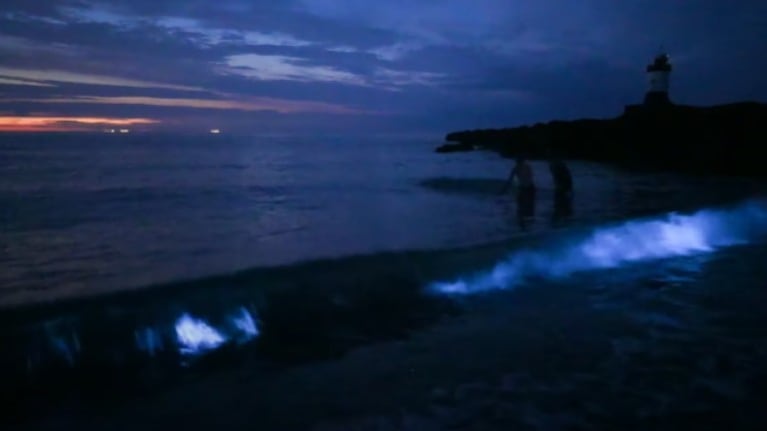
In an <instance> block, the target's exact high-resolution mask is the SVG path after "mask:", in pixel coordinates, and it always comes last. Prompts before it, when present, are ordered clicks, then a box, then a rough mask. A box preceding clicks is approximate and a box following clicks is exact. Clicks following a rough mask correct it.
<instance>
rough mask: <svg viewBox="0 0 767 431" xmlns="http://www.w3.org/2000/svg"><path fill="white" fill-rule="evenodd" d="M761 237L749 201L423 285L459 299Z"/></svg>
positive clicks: (608, 231)
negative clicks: (469, 295)
mask: <svg viewBox="0 0 767 431" xmlns="http://www.w3.org/2000/svg"><path fill="white" fill-rule="evenodd" d="M765 234H767V204H766V203H765V202H764V201H751V202H747V203H745V204H742V205H740V206H737V207H734V208H731V209H720V210H702V211H698V212H696V213H693V214H689V215H683V214H676V213H672V214H669V215H667V216H665V217H662V218H655V219H648V220H639V221H629V222H625V223H623V224H620V225H617V226H610V227H603V228H597V229H595V230H594V231H593V232H591V233H590V234H588V235H586V236H585V237H582V238H578V239H576V240H575V241H573V242H569V243H567V244H564V245H562V244H560V245H557V246H553V247H548V248H542V249H531V250H522V251H515V252H513V253H512V254H510V255H509V256H507V257H506V258H505V259H503V260H502V261H501V262H499V263H497V264H496V265H495V266H494V267H493V268H491V269H489V270H486V271H480V272H477V273H474V274H472V275H469V276H466V277H461V278H458V279H456V280H452V281H439V282H435V283H431V284H429V285H428V287H427V289H428V290H429V291H432V292H437V293H443V294H450V295H463V294H472V293H478V292H484V291H489V290H495V289H508V288H512V287H514V286H517V285H519V284H520V283H523V282H525V281H526V280H527V279H530V278H534V277H544V278H558V277H564V276H567V275H570V274H573V273H575V272H580V271H589V270H596V269H605V268H616V267H619V266H622V265H626V264H629V263H632V262H638V261H646V260H652V259H662V258H669V257H675V256H687V255H691V254H697V253H710V252H712V251H715V250H717V249H720V248H723V247H728V246H734V245H739V244H747V243H749V242H752V241H754V240H758V239H761V238H762V237H764V236H765Z"/></svg>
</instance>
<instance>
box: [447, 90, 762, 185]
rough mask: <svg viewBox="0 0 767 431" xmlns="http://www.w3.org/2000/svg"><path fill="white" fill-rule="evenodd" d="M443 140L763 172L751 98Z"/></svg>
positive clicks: (539, 154) (628, 163)
mask: <svg viewBox="0 0 767 431" xmlns="http://www.w3.org/2000/svg"><path fill="white" fill-rule="evenodd" d="M446 140H447V141H448V142H452V143H451V144H446V145H443V146H442V147H440V148H442V149H444V148H445V147H450V148H451V151H459V150H457V148H468V147H471V148H477V149H484V150H491V151H496V152H498V153H499V154H501V155H502V156H504V157H515V156H517V155H519V154H523V155H525V156H527V157H529V158H532V159H536V158H546V157H548V155H549V154H550V152H551V151H554V152H555V153H556V154H558V155H559V156H561V157H564V158H569V159H580V160H590V161H599V162H607V163H613V164H617V165H620V166H623V167H628V168H636V169H658V170H670V171H677V172H688V173H699V174H721V175H748V176H767V163H765V161H763V160H762V156H761V154H762V152H763V150H762V147H764V146H767V105H765V104H762V103H756V102H743V103H735V104H729V105H719V106H712V107H692V106H681V105H672V104H663V103H660V104H654V105H652V106H648V105H633V106H627V107H626V109H625V111H624V113H623V114H622V115H621V116H619V117H616V118H612V119H604V120H593V119H585V120H575V121H552V122H549V123H545V124H544V123H539V124H535V125H532V126H522V127H514V128H505V129H483V130H468V131H461V132H453V133H449V134H448V135H447V136H446ZM453 148H456V149H453ZM438 151H439V152H448V151H446V150H442V151H440V150H439V149H438ZM464 151H465V150H464Z"/></svg>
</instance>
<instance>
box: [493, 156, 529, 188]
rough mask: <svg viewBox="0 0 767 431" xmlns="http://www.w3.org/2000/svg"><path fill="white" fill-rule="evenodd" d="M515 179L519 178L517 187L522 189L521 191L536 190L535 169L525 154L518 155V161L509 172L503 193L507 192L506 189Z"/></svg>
mask: <svg viewBox="0 0 767 431" xmlns="http://www.w3.org/2000/svg"><path fill="white" fill-rule="evenodd" d="M515 179H516V180H517V189H518V190H519V191H520V193H521V192H526V193H530V192H533V193H534V192H535V180H534V179H533V169H532V168H531V167H530V164H528V163H527V160H525V158H524V157H523V156H519V157H517V162H516V164H515V165H514V168H513V169H512V170H511V173H510V174H509V180H508V181H506V184H505V185H504V186H503V189H501V193H506V191H507V190H508V189H509V186H511V184H512V183H513V182H514V180H515Z"/></svg>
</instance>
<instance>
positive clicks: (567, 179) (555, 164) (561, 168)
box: [549, 157, 573, 194]
mask: <svg viewBox="0 0 767 431" xmlns="http://www.w3.org/2000/svg"><path fill="white" fill-rule="evenodd" d="M549 171H551V178H552V179H553V180H554V191H555V192H556V193H567V194H570V193H572V192H573V176H572V174H570V169H569V168H568V167H567V165H566V164H565V162H563V161H562V159H560V158H559V157H550V158H549Z"/></svg>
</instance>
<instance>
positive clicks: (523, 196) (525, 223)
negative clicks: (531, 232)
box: [517, 187, 535, 229]
mask: <svg viewBox="0 0 767 431" xmlns="http://www.w3.org/2000/svg"><path fill="white" fill-rule="evenodd" d="M534 219H535V188H533V187H526V188H521V189H519V190H518V191H517V224H519V227H520V228H521V229H526V228H528V227H529V226H530V225H531V224H532V222H533V220H534Z"/></svg>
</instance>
